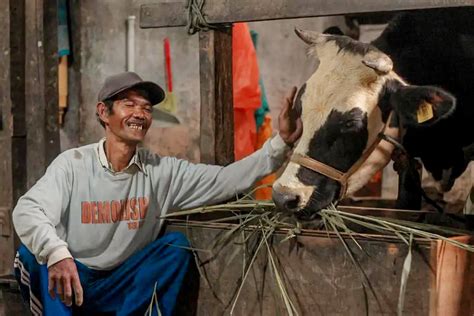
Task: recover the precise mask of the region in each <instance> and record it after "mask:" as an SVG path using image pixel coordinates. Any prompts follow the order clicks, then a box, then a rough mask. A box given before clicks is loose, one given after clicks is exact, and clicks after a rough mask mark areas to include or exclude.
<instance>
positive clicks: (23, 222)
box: [13, 156, 82, 305]
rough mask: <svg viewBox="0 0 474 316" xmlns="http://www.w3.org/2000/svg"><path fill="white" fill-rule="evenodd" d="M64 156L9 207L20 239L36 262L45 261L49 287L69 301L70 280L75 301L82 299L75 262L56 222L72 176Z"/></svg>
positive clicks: (64, 201) (68, 302) (56, 160)
mask: <svg viewBox="0 0 474 316" xmlns="http://www.w3.org/2000/svg"><path fill="white" fill-rule="evenodd" d="M67 170H68V167H67V161H66V160H65V158H64V157H62V156H59V157H58V158H56V159H55V160H54V161H53V162H52V163H51V165H50V166H49V167H48V169H47V170H46V173H45V175H44V176H43V177H42V178H41V179H40V180H39V181H38V182H37V183H36V184H35V185H34V186H33V187H32V188H31V189H30V190H29V191H28V192H27V193H26V194H25V195H24V196H22V197H21V198H20V199H19V200H18V203H17V205H16V207H15V209H14V210H13V224H14V227H15V230H16V232H17V234H18V236H19V237H20V240H21V242H22V243H23V244H24V245H25V246H26V247H27V248H28V249H29V250H30V251H31V252H32V253H33V254H34V255H35V257H36V260H37V261H38V262H39V263H40V264H45V263H47V264H48V278H49V285H48V286H49V290H50V294H51V296H52V297H53V298H54V290H55V289H56V291H57V293H58V294H59V296H60V297H61V300H62V301H63V302H65V303H66V304H68V305H70V302H71V299H72V295H71V294H70V293H71V284H72V287H73V288H74V290H75V292H76V304H79V303H81V302H82V288H81V286H80V282H79V276H78V274H77V269H76V265H75V263H74V260H73V259H72V256H71V254H70V253H69V251H68V249H67V243H66V242H65V241H64V240H62V239H61V238H59V236H58V235H57V233H56V226H57V225H58V224H59V223H60V219H61V216H62V215H64V214H63V213H64V210H66V209H67V207H68V204H69V201H70V194H71V186H72V179H71V175H70V174H69V173H68V172H67Z"/></svg>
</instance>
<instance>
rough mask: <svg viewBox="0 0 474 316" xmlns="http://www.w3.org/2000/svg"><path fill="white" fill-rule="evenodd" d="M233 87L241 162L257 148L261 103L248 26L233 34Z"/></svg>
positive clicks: (236, 141)
mask: <svg viewBox="0 0 474 316" xmlns="http://www.w3.org/2000/svg"><path fill="white" fill-rule="evenodd" d="M232 32H233V33H232V84H233V101H234V157H235V160H240V159H242V158H244V157H246V156H248V155H250V154H251V153H253V152H254V151H255V150H256V148H255V144H256V139H257V126H256V125H257V123H256V122H255V116H254V112H255V110H256V109H258V108H259V107H260V105H261V103H262V101H261V92H260V85H259V70H258V62H257V53H256V51H255V47H254V46H253V42H252V37H251V36H250V32H249V28H248V26H247V24H246V23H235V24H234V26H233V31H232Z"/></svg>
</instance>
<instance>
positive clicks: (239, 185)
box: [170, 135, 290, 210]
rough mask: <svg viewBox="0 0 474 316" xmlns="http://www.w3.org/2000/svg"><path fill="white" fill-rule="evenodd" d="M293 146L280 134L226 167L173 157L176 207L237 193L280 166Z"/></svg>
mask: <svg viewBox="0 0 474 316" xmlns="http://www.w3.org/2000/svg"><path fill="white" fill-rule="evenodd" d="M289 150H290V147H289V146H287V145H286V144H285V142H284V141H283V139H282V138H281V137H280V136H279V135H277V136H275V137H273V138H272V139H271V140H268V141H267V142H265V144H264V145H263V146H262V148H261V149H259V150H258V151H256V152H254V153H253V154H251V155H250V156H247V157H245V158H244V159H242V160H239V161H236V162H234V163H232V164H230V165H228V166H226V167H222V166H214V165H205V164H193V163H190V162H188V161H185V160H179V159H174V158H173V161H172V163H173V174H174V175H173V179H172V184H171V186H172V188H171V190H170V192H172V194H174V196H173V207H172V209H173V210H179V209H185V208H192V207H198V206H201V205H209V204H215V203H218V202H221V201H223V200H226V199H229V198H231V197H234V196H235V195H236V194H238V193H241V192H242V191H244V190H246V189H248V188H250V187H251V186H252V185H253V184H254V183H255V182H256V181H257V180H259V179H260V178H262V177H264V176H266V175H268V174H270V173H272V172H274V171H275V170H277V169H278V168H279V167H280V166H281V165H282V164H283V162H284V160H285V158H286V153H287V152H288V151H289Z"/></svg>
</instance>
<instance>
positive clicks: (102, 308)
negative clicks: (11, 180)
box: [13, 72, 302, 315]
mask: <svg viewBox="0 0 474 316" xmlns="http://www.w3.org/2000/svg"><path fill="white" fill-rule="evenodd" d="M295 92H296V90H295V89H293V91H292V94H291V95H290V96H289V97H288V98H287V99H286V102H285V104H284V107H283V109H282V112H281V114H280V118H279V125H280V132H279V134H278V135H276V136H275V137H274V138H272V139H271V140H269V141H267V143H265V145H264V146H263V147H262V149H260V150H259V151H257V152H255V153H254V154H252V155H250V156H248V157H246V158H245V159H242V160H240V161H237V162H235V163H233V164H230V165H228V166H226V167H222V166H212V165H204V164H193V163H190V162H188V161H185V160H180V159H176V158H172V157H160V156H158V155H156V154H154V153H151V152H150V151H148V150H147V149H145V148H139V147H137V145H138V144H139V143H140V142H142V141H143V139H144V137H145V135H146V133H147V131H148V129H149V128H150V125H151V123H152V112H153V111H156V110H157V109H154V108H153V106H152V105H154V104H157V103H159V102H161V101H162V100H163V99H164V92H163V90H162V89H161V88H160V87H159V86H158V85H156V84H155V83H152V82H146V81H143V80H142V79H141V78H140V77H139V76H138V75H137V74H135V73H131V72H126V73H121V74H118V75H115V76H111V77H109V78H107V79H106V80H105V83H104V86H103V87H102V89H101V90H100V92H99V98H98V101H99V102H98V103H97V117H98V120H99V122H100V124H101V125H102V126H103V127H104V128H105V138H104V139H102V140H101V141H99V142H98V143H96V144H91V145H87V146H83V147H80V148H75V149H71V150H68V151H65V152H63V153H62V154H60V155H59V156H58V157H57V158H56V159H55V160H54V161H53V162H52V163H51V165H50V166H49V167H48V169H47V170H46V173H45V175H44V176H43V177H42V178H41V179H40V180H39V181H38V182H37V183H36V184H35V185H34V186H33V187H32V188H31V189H30V190H29V191H28V192H27V193H26V194H25V195H24V196H23V197H22V198H21V199H20V200H19V201H18V204H17V206H16V207H15V210H14V212H13V221H14V225H15V229H16V231H17V233H18V235H19V237H20V239H21V241H22V243H23V245H22V246H21V247H20V248H19V250H18V253H17V257H16V259H15V273H16V276H17V279H18V282H19V284H20V288H21V291H22V294H23V296H24V298H25V299H26V300H27V302H29V305H30V309H31V312H32V313H33V315H41V314H44V315H70V314H71V312H72V310H73V309H74V313H75V314H87V315H90V314H94V313H106V314H109V313H110V314H113V315H143V314H144V313H145V311H146V309H147V307H148V305H149V302H150V300H151V298H152V296H153V291H154V289H155V288H156V294H157V295H158V301H159V308H160V312H161V314H162V315H170V314H172V312H173V309H174V306H175V302H176V298H177V295H178V292H179V290H180V288H181V285H182V283H183V278H184V275H185V273H186V271H187V268H188V264H189V259H190V256H191V254H190V252H189V251H188V250H186V248H187V247H188V246H189V244H188V241H187V240H186V238H185V237H184V236H183V235H182V234H178V233H169V234H165V235H163V236H161V234H160V231H161V227H162V219H161V216H163V215H165V214H166V213H168V212H171V211H173V210H179V209H183V208H191V207H196V206H200V205H204V204H212V203H217V202H219V201H223V200H226V199H229V198H231V197H233V196H235V194H236V193H239V192H242V191H244V190H246V189H248V188H250V187H251V186H252V184H253V183H254V182H255V181H256V180H258V179H259V178H261V177H263V176H265V175H266V174H268V173H270V172H273V171H274V170H276V169H277V168H278V167H280V165H281V164H282V162H283V161H284V158H285V155H286V153H287V151H288V150H289V149H290V147H291V146H292V145H293V143H294V142H295V141H296V140H297V139H298V138H299V137H300V135H301V131H302V127H301V121H300V120H299V119H295V118H294V116H292V115H290V112H291V111H290V110H291V106H292V100H293V97H294V94H295ZM290 117H292V118H290ZM73 303H74V304H73ZM153 314H154V315H156V314H157V311H156V310H154V311H153Z"/></svg>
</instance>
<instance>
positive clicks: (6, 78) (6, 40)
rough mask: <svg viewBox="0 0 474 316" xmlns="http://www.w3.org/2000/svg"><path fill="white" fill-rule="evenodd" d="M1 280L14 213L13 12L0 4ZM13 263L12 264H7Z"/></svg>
mask: <svg viewBox="0 0 474 316" xmlns="http://www.w3.org/2000/svg"><path fill="white" fill-rule="evenodd" d="M0 28H1V29H2V30H3V34H2V36H1V37H0V52H2V58H0V148H2V149H3V150H2V155H0V251H1V253H2V260H0V276H2V275H7V274H9V273H10V272H11V270H12V266H11V263H12V259H13V254H14V252H13V230H12V224H11V215H10V214H11V209H12V204H13V203H12V156H11V155H12V153H11V151H10V148H11V134H12V127H11V122H12V115H11V95H10V74H11V72H10V55H11V54H10V53H11V51H10V8H9V1H0ZM8 259H10V260H8Z"/></svg>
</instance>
